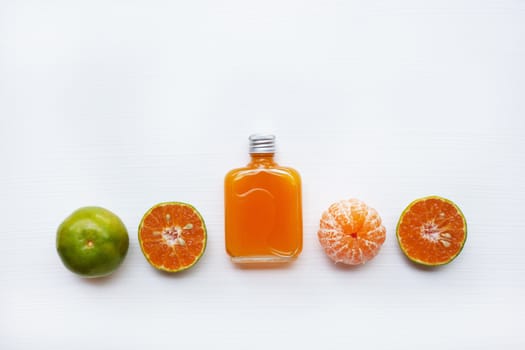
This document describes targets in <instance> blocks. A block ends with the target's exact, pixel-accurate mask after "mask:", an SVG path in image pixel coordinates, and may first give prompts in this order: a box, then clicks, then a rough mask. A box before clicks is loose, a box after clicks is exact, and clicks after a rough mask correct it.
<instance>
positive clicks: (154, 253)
mask: <svg viewBox="0 0 525 350" xmlns="http://www.w3.org/2000/svg"><path fill="white" fill-rule="evenodd" d="M206 238H207V237H206V226H205V224H204V219H203V218H202V216H201V215H200V214H199V212H198V211H197V209H195V208H194V207H193V206H191V205H190V204H187V203H180V202H166V203H160V204H157V205H155V206H153V207H152V208H151V209H150V210H148V212H147V213H146V214H145V215H144V217H143V218H142V220H141V222H140V225H139V242H140V248H141V249H142V253H143V254H144V256H145V257H146V259H147V260H148V262H149V263H150V264H151V265H152V266H154V267H155V268H157V269H159V270H163V271H167V272H178V271H182V270H186V269H188V268H190V267H192V266H193V265H195V264H196V263H197V261H198V260H199V259H200V257H201V256H202V254H203V253H204V250H205V249H206Z"/></svg>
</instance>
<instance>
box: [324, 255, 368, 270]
mask: <svg viewBox="0 0 525 350" xmlns="http://www.w3.org/2000/svg"><path fill="white" fill-rule="evenodd" d="M324 259H325V260H326V262H327V263H328V264H329V265H330V266H331V267H332V269H334V270H337V271H359V270H363V269H366V268H367V266H369V265H371V263H367V264H359V265H347V264H343V263H334V262H333V260H332V259H330V258H329V257H328V256H325V257H324Z"/></svg>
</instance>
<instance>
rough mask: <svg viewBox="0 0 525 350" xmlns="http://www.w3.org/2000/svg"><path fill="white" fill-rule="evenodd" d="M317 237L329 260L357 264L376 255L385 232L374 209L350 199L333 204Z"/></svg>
mask: <svg viewBox="0 0 525 350" xmlns="http://www.w3.org/2000/svg"><path fill="white" fill-rule="evenodd" d="M317 235H318V238H319V242H320V243H321V246H322V247H323V248H324V251H325V253H326V254H327V255H328V257H330V259H332V260H333V261H335V262H336V263H338V262H341V263H343V264H348V265H358V264H364V263H365V262H367V261H368V260H370V259H372V258H373V257H375V256H376V255H377V253H378V252H379V249H380V248H381V246H382V245H383V243H384V242H385V238H386V229H385V227H384V226H383V225H382V223H381V217H380V216H379V214H378V213H377V211H376V210H375V209H374V208H371V207H369V206H368V205H367V204H366V203H364V202H362V201H360V200H358V199H354V198H353V199H348V200H342V201H339V202H337V203H334V204H332V205H331V206H330V207H329V208H328V210H327V211H325V212H324V213H323V216H322V217H321V222H320V228H319V231H318V232H317Z"/></svg>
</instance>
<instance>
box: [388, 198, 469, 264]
mask: <svg viewBox="0 0 525 350" xmlns="http://www.w3.org/2000/svg"><path fill="white" fill-rule="evenodd" d="M466 239H467V222H466V220H465V217H464V216H463V213H462V212H461V210H460V209H459V207H458V206H457V205H456V204H454V203H453V202H452V201H450V200H448V199H446V198H442V197H439V196H429V197H424V198H420V199H416V200H415V201H413V202H412V203H410V204H409V205H408V207H406V209H405V210H404V211H403V213H402V214H401V217H400V218H399V222H398V224H397V240H398V243H399V247H400V248H401V250H402V251H403V253H405V255H406V256H407V257H408V258H409V259H410V260H412V261H413V262H415V263H418V264H423V265H428V266H436V265H443V264H447V263H449V262H451V261H452V260H454V259H455V258H456V257H457V256H458V254H459V253H460V252H461V250H462V249H463V246H464V245H465V241H466Z"/></svg>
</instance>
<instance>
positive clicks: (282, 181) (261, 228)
mask: <svg viewBox="0 0 525 350" xmlns="http://www.w3.org/2000/svg"><path fill="white" fill-rule="evenodd" d="M249 140H250V155H251V161H250V163H248V165H246V166H245V167H243V168H238V169H233V170H231V171H230V172H228V174H227V175H226V177H225V181H224V204H225V240H226V251H227V252H228V254H229V255H230V257H231V259H232V261H233V262H235V263H270V262H288V261H291V260H294V259H295V258H296V257H297V256H298V255H299V254H300V253H301V250H302V247H303V223H302V202H301V178H300V176H299V173H298V172H297V171H296V170H294V169H292V168H289V167H283V166H280V165H278V164H277V163H276V162H275V160H274V153H275V136H273V135H251V136H250V138H249Z"/></svg>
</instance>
